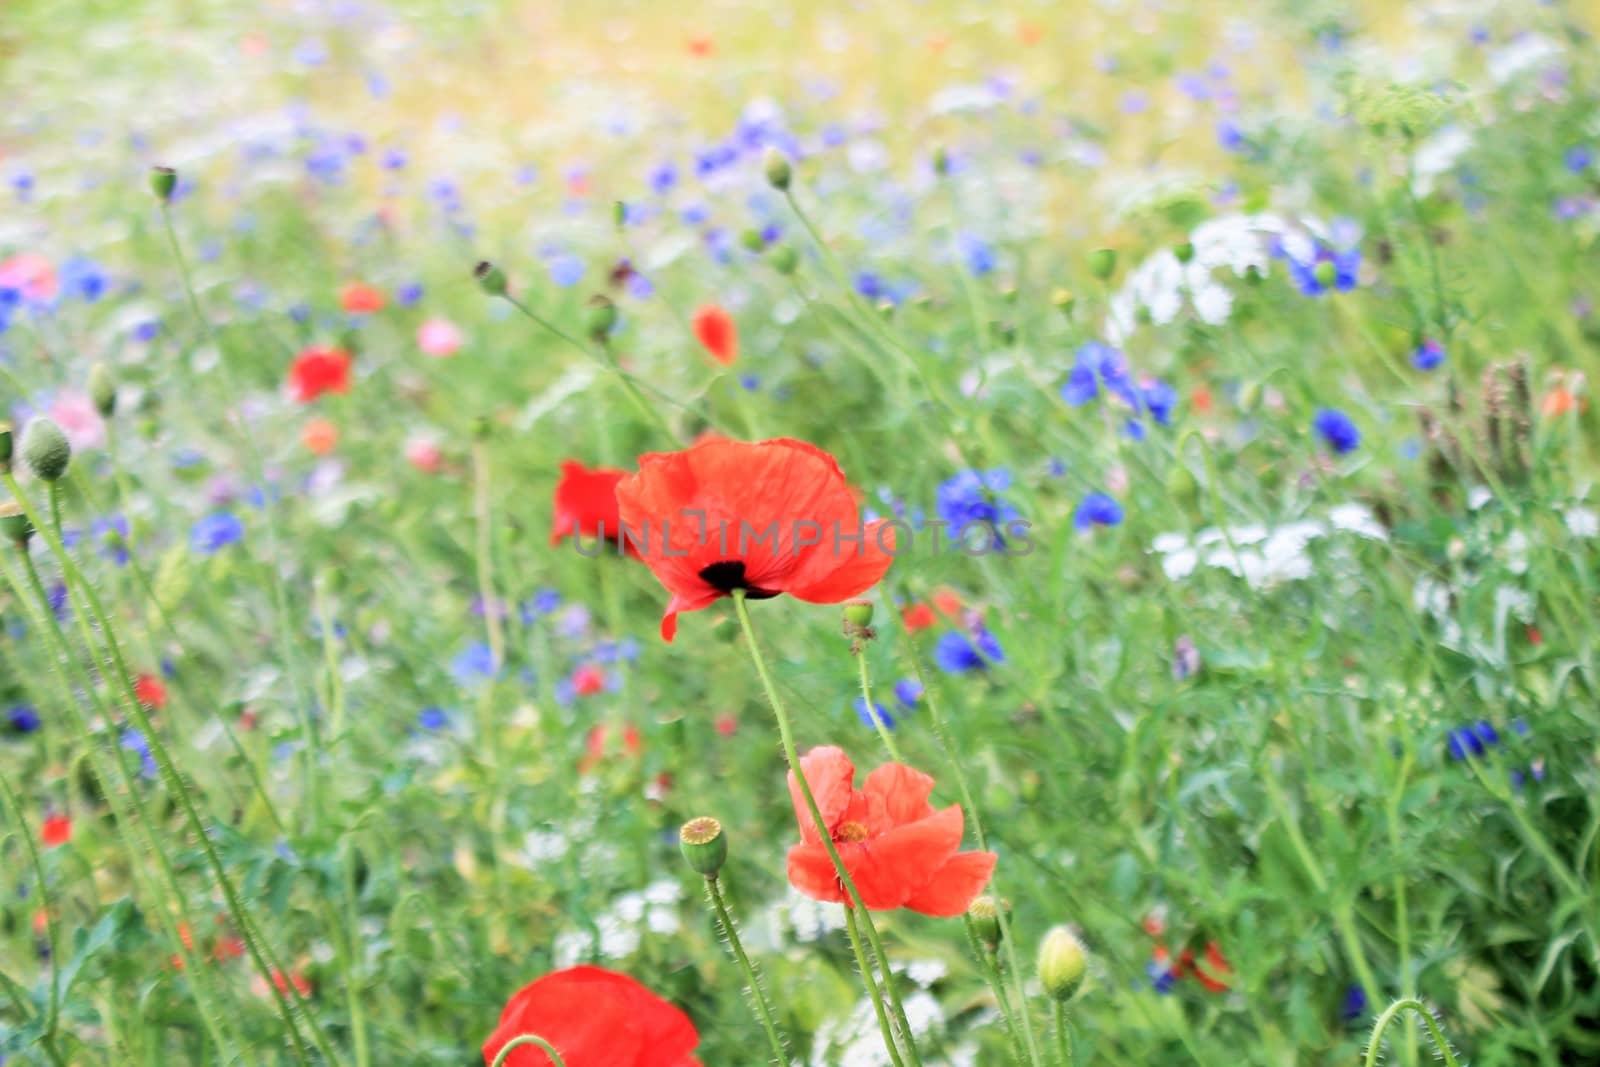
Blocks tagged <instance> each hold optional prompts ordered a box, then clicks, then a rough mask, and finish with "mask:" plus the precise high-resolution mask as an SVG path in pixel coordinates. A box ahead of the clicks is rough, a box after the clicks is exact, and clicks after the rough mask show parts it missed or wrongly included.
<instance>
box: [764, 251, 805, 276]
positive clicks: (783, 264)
mask: <svg viewBox="0 0 1600 1067" xmlns="http://www.w3.org/2000/svg"><path fill="white" fill-rule="evenodd" d="M771 258H772V267H773V269H774V270H776V271H777V272H778V273H779V274H782V275H784V276H785V277H788V276H789V275H791V274H793V273H794V272H795V268H796V267H798V266H800V256H799V255H798V254H796V252H795V250H794V249H793V248H791V247H790V246H789V245H779V246H778V247H777V248H774V249H773V250H772V257H771Z"/></svg>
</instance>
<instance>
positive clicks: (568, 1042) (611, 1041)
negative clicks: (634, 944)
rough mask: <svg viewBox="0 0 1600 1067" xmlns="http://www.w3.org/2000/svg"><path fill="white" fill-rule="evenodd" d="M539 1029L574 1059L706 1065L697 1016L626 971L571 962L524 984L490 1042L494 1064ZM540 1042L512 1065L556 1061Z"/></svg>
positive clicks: (589, 1063)
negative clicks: (698, 1052)
mask: <svg viewBox="0 0 1600 1067" xmlns="http://www.w3.org/2000/svg"><path fill="white" fill-rule="evenodd" d="M523 1034H536V1035H537V1036H539V1037H542V1038H544V1039H545V1040H546V1041H548V1042H550V1045H551V1047H553V1048H554V1049H555V1050H556V1051H557V1052H559V1053H560V1054H561V1058H562V1059H563V1060H564V1061H566V1064H567V1067H700V1061H699V1060H697V1059H695V1058H694V1056H693V1055H692V1053H693V1052H694V1048H695V1046H696V1045H698V1044H699V1043H700V1035H699V1034H698V1033H697V1032H696V1031H695V1028H694V1023H692V1022H690V1021H689V1017H688V1016H687V1015H685V1014H684V1013H683V1012H681V1011H679V1010H678V1009H677V1008H675V1007H673V1006H672V1005H671V1004H669V1003H667V1002H666V1001H665V1000H662V999H661V998H660V997H658V996H656V995H655V994H654V993H652V992H650V990H648V989H646V988H645V987H644V986H642V985H640V984H639V983H638V982H636V981H634V980H633V979H632V978H629V977H628V976H627V975H625V974H618V973H616V972H615V971H608V970H606V969H604V968H603V967H569V968H567V969H566V970H564V971H554V972H552V973H550V974H547V975H545V976H544V977H543V978H540V979H538V980H536V981H534V982H533V983H531V984H530V985H527V986H524V987H523V988H522V989H521V990H520V991H519V992H518V993H517V994H516V995H515V996H513V997H512V998H511V999H510V1000H509V1001H508V1002H507V1003H506V1007H505V1010H504V1011H502V1012H501V1013H500V1025H499V1026H498V1027H496V1028H495V1032H494V1033H493V1034H491V1035H490V1036H489V1040H487V1041H485V1042H484V1043H483V1062H484V1063H488V1064H492V1063H493V1062H494V1058H495V1057H496V1056H498V1055H499V1054H500V1050H501V1049H503V1048H505V1047H506V1046H507V1045H509V1044H510V1043H511V1041H512V1039H513V1038H517V1037H520V1036H522V1035H523ZM550 1064H551V1060H550V1057H549V1056H548V1055H546V1054H545V1053H544V1051H543V1050H542V1049H540V1048H539V1047H538V1046H536V1045H523V1046H521V1047H519V1048H517V1049H515V1050H513V1051H512V1053H511V1055H510V1056H509V1057H508V1058H507V1059H506V1067H550Z"/></svg>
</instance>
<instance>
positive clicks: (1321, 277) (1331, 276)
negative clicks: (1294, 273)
mask: <svg viewBox="0 0 1600 1067" xmlns="http://www.w3.org/2000/svg"><path fill="white" fill-rule="evenodd" d="M1311 276H1312V277H1313V278H1315V279H1316V280H1317V284H1318V285H1320V286H1322V288H1324V289H1331V288H1333V286H1334V283H1335V282H1337V281H1338V280H1339V268H1338V267H1336V266H1334V264H1333V261H1332V260H1331V259H1325V260H1323V261H1322V262H1321V263H1318V264H1317V265H1316V266H1315V267H1314V268H1312V271H1311Z"/></svg>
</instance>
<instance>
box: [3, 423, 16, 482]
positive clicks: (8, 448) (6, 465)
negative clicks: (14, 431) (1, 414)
mask: <svg viewBox="0 0 1600 1067" xmlns="http://www.w3.org/2000/svg"><path fill="white" fill-rule="evenodd" d="M15 447H16V444H15V441H14V440H13V438H12V436H11V424H10V423H9V422H0V471H9V470H10V469H11V455H12V450H13V449H14V448H15Z"/></svg>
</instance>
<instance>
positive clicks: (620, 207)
mask: <svg viewBox="0 0 1600 1067" xmlns="http://www.w3.org/2000/svg"><path fill="white" fill-rule="evenodd" d="M611 221H612V222H613V223H614V224H615V225H616V227H617V229H619V230H620V229H622V227H623V226H625V225H626V224H627V222H628V205H627V204H624V203H623V202H622V201H621V200H618V201H617V202H616V203H614V204H612V205H611Z"/></svg>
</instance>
